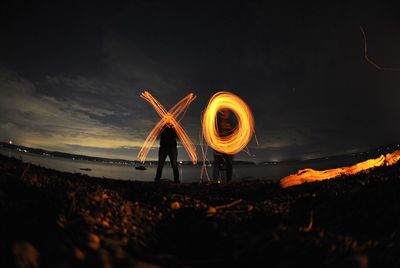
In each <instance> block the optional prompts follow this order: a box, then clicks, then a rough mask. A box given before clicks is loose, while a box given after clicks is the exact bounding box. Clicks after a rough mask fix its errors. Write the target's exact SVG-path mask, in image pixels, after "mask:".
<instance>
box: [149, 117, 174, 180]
mask: <svg viewBox="0 0 400 268" xmlns="http://www.w3.org/2000/svg"><path fill="white" fill-rule="evenodd" d="M167 155H168V156H169V161H170V162H171V167H172V170H173V172H174V181H175V183H180V181H179V170H178V161H177V159H178V149H177V148H176V132H175V128H174V127H173V126H172V125H171V124H165V126H164V129H163V130H162V132H161V135H160V149H159V150H158V166H157V174H156V178H155V179H154V181H155V182H159V181H160V179H161V175H162V169H163V167H164V163H165V159H166V158H167Z"/></svg>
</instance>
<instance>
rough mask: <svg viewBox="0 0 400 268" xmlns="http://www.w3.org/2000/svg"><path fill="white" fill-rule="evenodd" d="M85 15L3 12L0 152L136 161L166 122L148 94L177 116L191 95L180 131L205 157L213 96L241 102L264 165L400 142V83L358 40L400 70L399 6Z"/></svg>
mask: <svg viewBox="0 0 400 268" xmlns="http://www.w3.org/2000/svg"><path fill="white" fill-rule="evenodd" d="M82 2H83V1H66V2H64V3H63V2H62V1H50V2H40V1H27V2H26V3H25V2H22V1H12V2H9V3H6V2H4V1H2V3H1V4H0V5H1V6H0V20H1V26H0V29H1V32H0V33H1V39H0V40H1V42H0V140H2V141H8V140H10V139H11V140H13V141H14V143H17V144H22V145H26V146H30V147H38V148H44V149H49V150H58V151H64V152H70V153H79V154H87V155H94V156H104V157H118V158H125V159H137V153H138V150H139V148H140V147H141V145H142V144H143V141H144V139H145V138H146V136H147V134H148V133H149V132H150V130H151V129H152V128H153V126H154V124H155V123H157V122H158V120H159V117H158V115H157V114H156V113H155V111H154V109H153V108H152V107H151V106H150V105H149V104H148V103H147V102H145V101H144V100H142V99H140V97H139V94H140V92H142V91H143V90H148V91H150V92H151V93H152V94H153V95H154V96H155V97H156V98H157V99H158V100H159V101H160V102H161V103H162V104H163V105H164V106H165V107H166V108H167V109H168V108H170V107H171V106H172V105H174V104H175V103H176V102H177V101H179V100H180V99H181V98H183V97H184V96H185V95H186V94H188V93H189V92H194V93H195V94H196V95H197V96H198V98H197V99H196V100H195V101H194V103H193V104H192V105H191V106H190V108H189V110H188V111H187V113H186V116H185V118H184V119H183V121H182V124H183V126H184V127H185V129H186V130H187V132H188V134H189V136H190V137H191V138H192V139H193V141H195V142H196V143H197V142H198V136H199V131H200V114H201V111H202V110H203V109H204V108H205V106H206V104H207V101H208V99H209V98H210V97H211V96H212V94H213V93H215V92H217V91H220V90H228V91H232V92H234V93H236V94H238V95H239V96H240V97H242V98H243V99H244V100H245V101H246V102H247V103H248V104H249V105H250V107H251V108H252V110H253V113H254V116H255V121H256V132H257V136H258V138H259V141H260V144H259V145H256V143H255V142H254V141H252V142H251V143H250V144H249V147H250V150H251V152H252V153H253V154H255V155H256V157H255V158H252V160H254V161H256V162H258V161H263V160H284V159H293V158H302V159H305V158H311V157H319V156H326V155H334V154H341V153H346V152H353V151H357V150H364V149H365V148H370V147H374V146H378V145H385V144H388V143H393V142H398V141H399V140H400V124H399V122H400V110H399V108H398V107H399V105H398V102H399V101H400V72H396V71H381V70H378V69H377V68H375V67H374V66H372V65H371V64H369V63H368V62H366V61H365V59H364V41H363V36H362V33H361V32H360V28H359V27H360V26H362V27H363V28H364V29H365V31H366V34H367V41H368V53H369V57H370V58H371V59H372V60H374V61H375V62H376V63H377V64H379V65H382V66H387V67H397V68H400V16H399V14H400V12H399V11H400V10H399V8H397V7H395V6H392V5H384V4H381V3H378V1H376V3H375V4H374V5H368V4H363V5H356V4H354V5H352V4H342V5H339V4H336V3H334V1H331V3H329V4H326V3H324V4H323V3H320V4H319V5H310V6H305V5H304V3H303V2H302V1H297V2H299V3H297V4H295V3H290V2H284V1H279V2H280V4H279V5H277V4H266V3H263V2H261V1H260V2H258V1H227V2H226V3H223V2H220V3H219V4H216V3H212V2H209V3H208V2H206V1H204V2H198V4H195V2H194V1H182V2H176V1H150V0H145V1H110V2H103V1H93V2H92V1H91V2H90V3H89V2H88V3H82ZM277 2H278V1H277ZM155 145H156V147H158V143H157V144H155ZM156 152H157V150H152V152H151V153H150V155H149V159H153V158H154V157H155V155H156ZM178 159H179V160H187V159H188V157H187V155H186V153H185V152H184V151H183V149H182V148H181V149H180V155H179V157H178ZM237 159H251V158H250V157H248V156H246V154H244V153H241V154H239V155H238V156H237Z"/></svg>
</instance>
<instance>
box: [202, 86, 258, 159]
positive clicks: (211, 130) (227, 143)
mask: <svg viewBox="0 0 400 268" xmlns="http://www.w3.org/2000/svg"><path fill="white" fill-rule="evenodd" d="M222 109H229V110H231V111H232V112H233V113H234V114H235V115H236V118H237V121H238V124H237V126H236V127H235V128H234V129H233V130H232V133H231V134H230V135H228V136H220V135H219V132H218V123H217V117H216V115H217V113H218V111H220V110H222ZM202 121H203V122H202V129H203V137H204V139H205V140H206V142H207V143H208V144H209V145H210V146H211V147H212V148H213V149H214V150H216V151H218V152H221V153H225V154H236V153H238V152H240V151H241V150H243V149H244V148H245V147H246V146H247V144H248V143H249V141H250V140H251V138H252V136H253V134H254V117H253V113H252V112H251V110H250V108H249V106H248V105H247V104H246V103H245V102H244V101H243V100H242V99H241V98H239V97H238V96H236V95H235V94H233V93H230V92H227V91H220V92H217V93H216V94H214V95H213V96H212V97H211V99H210V101H209V102H208V105H207V108H206V109H205V111H204V113H203V119H202Z"/></svg>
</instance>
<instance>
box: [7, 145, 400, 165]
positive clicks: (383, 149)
mask: <svg viewBox="0 0 400 268" xmlns="http://www.w3.org/2000/svg"><path fill="white" fill-rule="evenodd" d="M399 147H400V144H398V143H395V144H390V145H385V146H380V147H376V148H371V149H370V150H366V151H364V152H355V153H349V154H340V155H331V156H325V157H318V158H312V159H289V160H284V161H261V162H259V163H255V162H253V161H242V160H234V161H233V164H234V165H287V164H295V163H305V164H306V163H312V162H320V161H326V160H336V159H347V158H353V157H360V158H363V159H368V158H375V157H377V156H379V155H381V154H386V153H389V152H392V151H394V150H398V149H399ZM0 148H7V149H11V150H16V151H19V152H29V153H32V154H36V155H40V156H50V157H60V158H65V159H70V160H82V161H91V162H100V163H108V164H120V165H133V166H136V165H142V163H140V161H138V160H126V159H116V158H104V157H96V156H87V155H79V154H70V153H65V152H58V151H48V150H44V149H38V148H30V147H26V146H22V145H17V144H10V143H7V142H0ZM166 162H168V161H166ZM212 162H213V161H206V164H212ZM157 163H158V161H156V160H154V161H145V163H144V164H143V165H145V166H153V165H157ZM179 164H180V165H182V166H201V165H203V162H202V161H199V162H198V163H197V164H196V165H193V164H192V162H191V161H180V163H179Z"/></svg>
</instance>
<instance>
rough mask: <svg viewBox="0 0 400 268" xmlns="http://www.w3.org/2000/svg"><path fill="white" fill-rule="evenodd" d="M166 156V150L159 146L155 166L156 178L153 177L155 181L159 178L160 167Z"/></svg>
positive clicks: (161, 167) (160, 173)
mask: <svg viewBox="0 0 400 268" xmlns="http://www.w3.org/2000/svg"><path fill="white" fill-rule="evenodd" d="M166 157H167V152H166V151H165V149H164V148H162V147H160V149H158V166H157V173H156V178H155V179H154V181H155V182H158V181H160V179H161V175H162V169H163V167H164V163H165V158H166Z"/></svg>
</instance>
